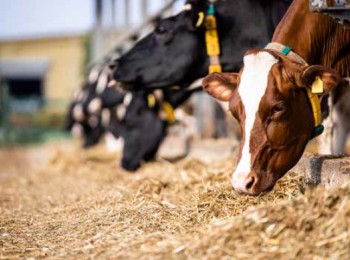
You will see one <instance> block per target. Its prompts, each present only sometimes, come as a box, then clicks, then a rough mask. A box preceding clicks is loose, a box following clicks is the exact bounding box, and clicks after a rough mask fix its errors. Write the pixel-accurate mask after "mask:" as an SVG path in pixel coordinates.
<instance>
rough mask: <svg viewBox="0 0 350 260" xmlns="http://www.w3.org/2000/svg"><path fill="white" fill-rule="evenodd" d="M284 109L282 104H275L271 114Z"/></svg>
mask: <svg viewBox="0 0 350 260" xmlns="http://www.w3.org/2000/svg"><path fill="white" fill-rule="evenodd" d="M285 108H286V107H285V105H284V104H277V105H275V106H274V107H273V108H272V114H276V113H280V112H283V111H284V110H285Z"/></svg>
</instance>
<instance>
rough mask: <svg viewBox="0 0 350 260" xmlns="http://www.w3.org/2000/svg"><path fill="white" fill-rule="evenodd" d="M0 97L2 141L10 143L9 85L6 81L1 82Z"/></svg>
mask: <svg viewBox="0 0 350 260" xmlns="http://www.w3.org/2000/svg"><path fill="white" fill-rule="evenodd" d="M1 98H2V102H1V103H2V117H1V121H2V122H1V126H2V129H3V143H4V144H5V145H6V144H9V143H10V123H9V113H10V109H9V98H10V95H9V86H8V84H7V82H6V81H4V82H3V83H2V84H1Z"/></svg>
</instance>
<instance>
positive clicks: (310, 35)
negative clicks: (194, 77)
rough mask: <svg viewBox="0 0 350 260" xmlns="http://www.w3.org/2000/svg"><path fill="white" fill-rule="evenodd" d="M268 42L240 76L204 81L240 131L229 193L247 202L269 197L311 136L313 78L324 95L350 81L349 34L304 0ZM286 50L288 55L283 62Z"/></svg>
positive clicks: (246, 61) (297, 0)
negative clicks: (234, 192)
mask: <svg viewBox="0 0 350 260" xmlns="http://www.w3.org/2000/svg"><path fill="white" fill-rule="evenodd" d="M272 41H273V42H274V43H273V44H270V45H268V46H267V48H265V49H259V50H250V51H248V52H247V53H246V54H245V56H244V66H243V67H242V69H241V71H240V72H239V73H213V74H210V75H209V76H207V77H206V78H205V79H204V81H203V87H204V89H205V90H206V91H207V92H208V93H209V94H211V95H212V96H213V97H215V98H217V99H219V100H221V101H227V102H228V104H229V109H230V111H231V113H232V115H233V116H234V117H235V118H236V119H237V120H238V121H239V123H240V126H241V130H242V141H241V146H240V153H239V160H238V165H237V167H236V169H235V171H234V172H233V174H232V185H233V187H234V189H236V190H237V191H239V192H241V193H247V194H252V195H256V194H259V193H260V192H262V191H266V190H269V189H272V188H273V186H274V185H275V183H276V181H277V180H278V179H279V178H281V177H282V176H283V175H284V174H286V172H287V171H288V170H289V169H291V168H292V167H293V166H294V165H295V164H296V163H297V162H298V160H299V159H300V157H301V156H302V154H303V152H304V149H305V146H306V144H307V143H308V141H309V139H310V138H311V137H312V136H313V132H314V129H315V126H316V125H317V124H318V122H317V121H318V120H317V117H318V116H319V115H314V113H315V109H313V108H312V105H311V103H312V102H310V98H309V97H308V94H307V89H309V90H310V89H311V86H312V85H313V82H315V80H316V79H317V77H319V78H320V79H321V80H322V82H323V94H327V93H335V92H337V90H338V89H341V87H340V86H341V84H340V82H341V76H342V77H348V76H349V74H350V70H349V68H350V31H346V30H345V29H344V28H342V26H341V25H339V24H337V23H335V22H334V21H333V20H332V19H331V18H329V17H326V16H324V15H322V14H315V13H310V12H309V10H308V1H307V0H295V1H294V2H293V3H292V5H291V6H290V8H289V10H288V11H287V13H286V15H285V16H284V18H283V19H282V21H281V22H280V24H279V26H278V27H277V29H276V32H275V34H274V37H273V39H272ZM287 45H288V46H290V47H291V48H292V49H293V51H290V52H289V53H288V54H287V52H286V53H284V54H282V53H283V52H284V51H285V50H286V48H285V46H287ZM281 52H282V53H281ZM304 60H305V61H306V62H307V63H308V64H321V65H311V66H309V65H308V64H307V63H306V62H305V61H304ZM330 67H332V68H334V69H335V70H333V69H330ZM309 92H310V91H309ZM333 100H334V99H333Z"/></svg>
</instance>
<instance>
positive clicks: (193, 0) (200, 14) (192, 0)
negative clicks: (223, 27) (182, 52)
mask: <svg viewBox="0 0 350 260" xmlns="http://www.w3.org/2000/svg"><path fill="white" fill-rule="evenodd" d="M206 4H207V3H206V1H203V0H188V1H187V2H186V5H185V6H186V8H187V9H186V10H188V11H189V12H190V19H191V21H190V27H191V29H193V30H195V29H197V28H199V27H202V25H203V24H204V19H205V10H206Z"/></svg>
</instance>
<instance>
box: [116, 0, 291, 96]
mask: <svg viewBox="0 0 350 260" xmlns="http://www.w3.org/2000/svg"><path fill="white" fill-rule="evenodd" d="M209 2H210V1H206V0H188V1H187V3H186V5H185V8H184V10H183V11H182V12H181V13H179V14H178V15H175V16H172V17H169V18H166V19H162V20H159V21H158V23H157V25H156V28H155V30H154V31H153V32H152V33H150V34H149V35H147V36H146V37H144V38H143V39H141V40H140V41H139V42H137V43H136V45H135V46H134V47H133V48H132V49H131V50H130V51H129V52H127V53H126V54H125V55H123V56H122V57H121V58H120V59H119V60H118V61H117V63H118V69H117V70H116V71H115V72H114V78H115V79H116V80H117V81H119V82H121V83H123V86H124V88H126V89H130V90H138V89H149V88H167V87H171V86H174V85H178V86H181V87H183V88H186V87H188V86H189V85H190V84H191V83H192V82H194V81H195V80H196V79H199V78H202V77H204V76H206V75H207V74H208V66H209V58H208V56H207V53H206V43H205V30H206V29H205V26H204V25H203V23H202V24H201V25H200V26H198V27H197V26H196V23H197V21H198V19H199V16H200V14H201V13H202V14H203V13H204V14H205V13H206V12H207V10H208V6H209ZM290 2H291V1H288V0H264V1H261V0H225V1H220V0H219V1H215V16H216V20H217V28H218V29H217V30H218V35H219V40H220V48H221V55H220V62H221V64H222V70H223V71H227V72H232V71H239V69H240V68H241V66H242V57H243V55H244V53H245V51H246V50H247V49H250V48H258V47H263V46H264V45H265V44H267V43H268V42H269V41H270V39H271V37H272V33H273V31H274V29H275V27H276V26H277V24H278V22H279V20H280V19H281V18H282V16H283V14H284V13H285V11H286V10H287V8H288V6H289V4H290Z"/></svg>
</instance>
